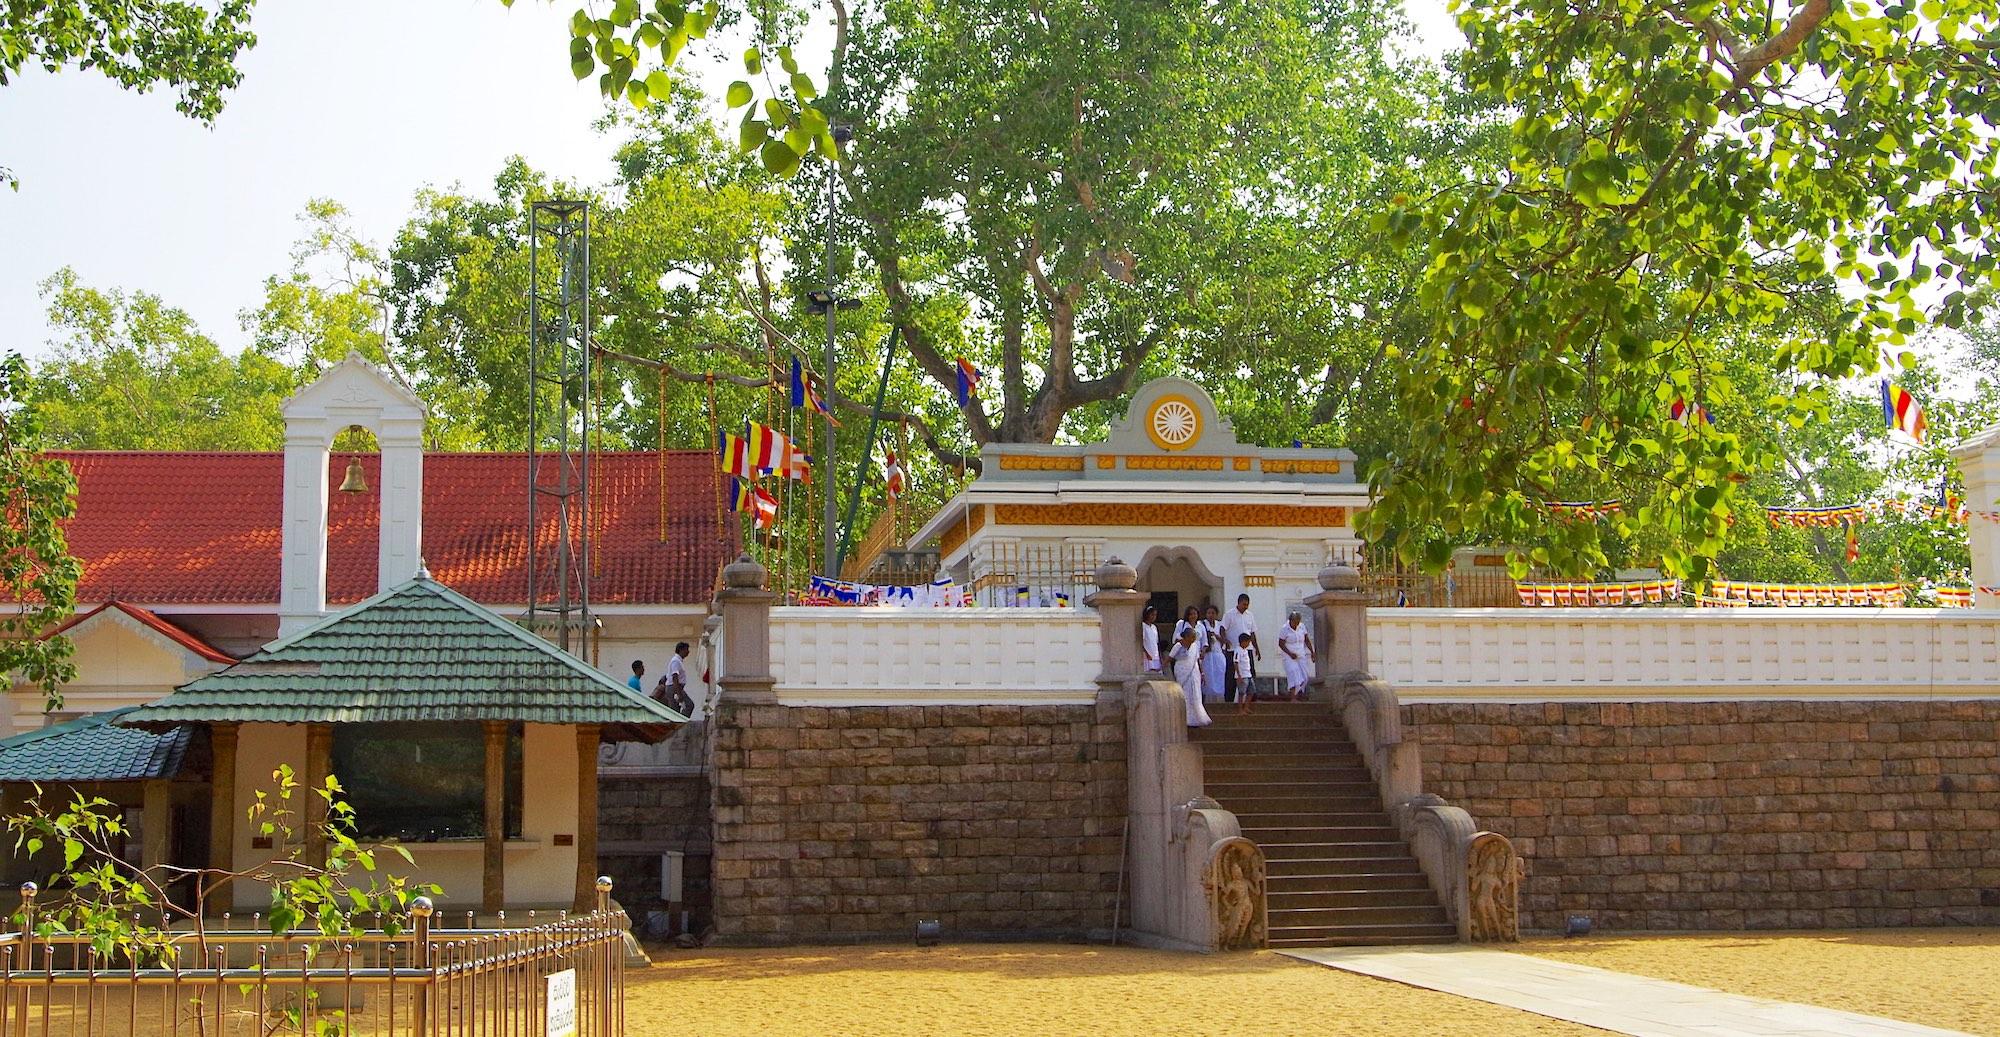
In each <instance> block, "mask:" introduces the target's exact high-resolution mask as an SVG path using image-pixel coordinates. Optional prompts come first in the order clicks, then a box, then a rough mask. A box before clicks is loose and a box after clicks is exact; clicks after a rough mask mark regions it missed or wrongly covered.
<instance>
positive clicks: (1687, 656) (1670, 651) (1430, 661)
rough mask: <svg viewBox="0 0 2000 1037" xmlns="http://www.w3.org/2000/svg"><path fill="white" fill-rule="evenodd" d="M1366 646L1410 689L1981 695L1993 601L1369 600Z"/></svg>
mask: <svg viewBox="0 0 2000 1037" xmlns="http://www.w3.org/2000/svg"><path fill="white" fill-rule="evenodd" d="M1368 659H1369V661H1370V663H1371V664H1372V665H1371V667H1370V670H1371V672H1373V673H1374V674H1375V675H1376V676H1377V677H1379V678H1381V679H1382V680H1384V681H1386V682H1388V683H1389V684H1391V685H1394V686H1395V688H1396V689H1397V691H1398V693H1399V694H1400V695H1401V696H1402V698H1403V700H1404V701H1406V702H1420V701H1437V700H1447V699H1487V700H1508V699H1515V700H1522V701H1528V700H1533V701H1546V700H1550V699H1562V698H1577V699H1612V700H1617V699H1625V700H1629V699H1635V698H1639V699H1643V698H1701V699H1715V698H1718V697H1720V698H1770V697H1790V696H1811V697H1815V698H1870V699H1880V698H1898V697H1912V696H1924V697H1953V696H1959V697H1967V698H1975V697H1976V698H1985V697H1990V696H1991V695H1992V694H1993V693H1994V689H1995V686H1996V683H2000V668H1996V663H2000V612H1981V611H1972V610H1957V609H1947V610H1932V609H1923V610H1916V609H1908V610H1906V609H1865V608H1819V609H1811V610H1777V609H1772V610H1763V609H1731V610H1719V609H1716V610H1710V609H1560V610H1547V611H1544V610H1539V609H1490V610H1489V609H1373V610H1371V611H1370V613H1369V616H1368Z"/></svg>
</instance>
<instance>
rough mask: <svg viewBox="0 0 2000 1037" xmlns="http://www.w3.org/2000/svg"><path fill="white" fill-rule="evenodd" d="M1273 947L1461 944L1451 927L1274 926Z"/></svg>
mask: <svg viewBox="0 0 2000 1037" xmlns="http://www.w3.org/2000/svg"><path fill="white" fill-rule="evenodd" d="M1270 931H1271V946H1273V947H1380V946H1388V945H1397V944H1420V943H1422V944H1428V943H1457V942H1458V930H1457V929H1456V928H1453V927H1452V926H1450V925H1346V926H1286V927H1285V928H1282V929H1281V928H1279V927H1277V926H1275V925H1274V926H1271V930H1270Z"/></svg>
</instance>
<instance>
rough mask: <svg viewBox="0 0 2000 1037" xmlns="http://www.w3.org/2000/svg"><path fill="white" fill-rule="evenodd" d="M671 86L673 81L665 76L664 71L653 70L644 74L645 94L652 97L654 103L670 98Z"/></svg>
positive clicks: (665, 71) (670, 77) (665, 72)
mask: <svg viewBox="0 0 2000 1037" xmlns="http://www.w3.org/2000/svg"><path fill="white" fill-rule="evenodd" d="M673 86H674V79H673V77H672V76H670V75H667V70H666V69H663V68H660V69H654V70H653V71H651V72H649V73H647V74H646V92H647V93H649V94H651V95H653V99H654V100H656V101H664V100H666V99H667V98H668V97H669V96H671V94H672V91H673Z"/></svg>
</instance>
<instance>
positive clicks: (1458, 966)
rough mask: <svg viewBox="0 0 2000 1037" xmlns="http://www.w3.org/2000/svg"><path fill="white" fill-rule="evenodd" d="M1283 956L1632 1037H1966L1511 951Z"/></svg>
mask: <svg viewBox="0 0 2000 1037" xmlns="http://www.w3.org/2000/svg"><path fill="white" fill-rule="evenodd" d="M1280 953H1282V954H1285V955H1286V956H1288V957H1293V958H1298V959H1299V960H1301V961H1310V962H1313V963H1315V964H1319V965H1327V966H1330V967H1332V968H1336V969H1342V970H1345V971H1348V972H1355V973H1359V974H1361V975H1364V976H1374V977H1375V978H1377V979H1386V980H1392V981H1394V982H1397V983H1407V984H1409V985H1410V986H1414V987H1423V988H1425V989H1427V990H1440V991H1443V992H1445V993H1447V994H1457V995H1459V996H1460V997H1469V998H1472V999H1474V1000H1477V1001H1487V1002H1491V1003H1492V1004H1496V1005H1506V1006H1507V1007H1509V1008H1518V1009H1521V1010H1522V1011H1524V1012H1533V1013H1535V1014H1536V1015H1546V1016H1548V1017H1550V1018H1552V1019H1562V1020H1566V1021H1568V1022H1573V1023H1582V1024H1583V1025H1585V1026H1595V1027H1597V1028H1598V1029H1600V1030H1610V1031H1612V1032H1613V1033H1623V1034H1630V1035H1631V1037H1967V1035H1966V1034H1964V1033H1962V1032H1960V1031H1958V1030H1940V1029H1937V1028H1936V1027H1932V1026H1919V1025H1917V1024H1916V1023H1905V1022H1900V1021H1897V1020H1895V1019H1884V1018H1882V1017H1881V1016H1874V1015H1861V1014H1859V1013H1855V1012H1842V1011H1837V1010H1835V1009H1831V1008H1816V1007H1813V1006H1811V1005H1801V1004H1794V1003H1792V1002H1789V1001H1771V1000H1766V999H1764V998H1759V997H1746V996H1744V995H1741V994H1728V993H1724V992H1722V991H1720V990H1710V989H1708V988H1706V987H1693V986H1688V985H1687V984H1685V983H1673V982H1669V981H1667V980H1664V979H1650V978H1647V977H1645V976H1634V975H1632V974H1630V973H1625V972H1612V971H1610V970H1608V969H1599V968H1592V967H1590V966H1588V965H1572V964H1570V963H1568V962H1562V961H1549V960H1547V959H1545V958H1533V957H1529V956H1528V955H1525V954H1510V953H1508V952H1506V951H1493V950H1484V949H1480V948H1472V947H1333V948H1326V949H1322V950H1300V951H1281V952H1280Z"/></svg>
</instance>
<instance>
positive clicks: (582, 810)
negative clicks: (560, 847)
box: [575, 724, 599, 913]
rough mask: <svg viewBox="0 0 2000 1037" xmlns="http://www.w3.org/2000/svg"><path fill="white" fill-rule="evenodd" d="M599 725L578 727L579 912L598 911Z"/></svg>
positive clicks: (577, 870)
mask: <svg viewBox="0 0 2000 1037" xmlns="http://www.w3.org/2000/svg"><path fill="white" fill-rule="evenodd" d="M598 735H599V729H598V725H596V724H578V725H576V905H575V906H576V910H577V912H578V913H582V912H586V911H593V910H596V908H597V743H598V740H599V739H598Z"/></svg>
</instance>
